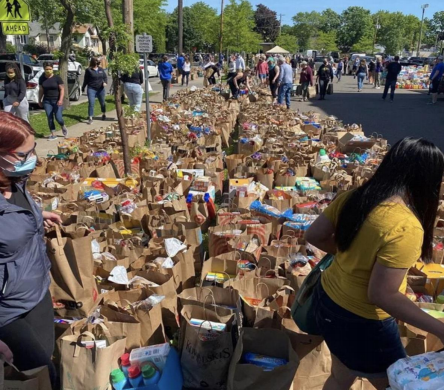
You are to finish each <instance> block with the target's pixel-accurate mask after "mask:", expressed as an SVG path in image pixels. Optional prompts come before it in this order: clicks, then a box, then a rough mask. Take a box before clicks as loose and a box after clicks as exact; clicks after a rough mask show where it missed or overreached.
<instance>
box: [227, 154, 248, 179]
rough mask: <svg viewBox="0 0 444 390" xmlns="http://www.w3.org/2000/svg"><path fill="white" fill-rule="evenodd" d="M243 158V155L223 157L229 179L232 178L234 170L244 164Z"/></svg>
mask: <svg viewBox="0 0 444 390" xmlns="http://www.w3.org/2000/svg"><path fill="white" fill-rule="evenodd" d="M245 158H246V156H245V155H244V154H230V155H229V156H227V157H225V163H226V164H227V169H228V175H229V177H233V176H232V175H233V174H234V173H235V172H236V168H237V167H238V166H239V165H242V164H243V163H244V162H245Z"/></svg>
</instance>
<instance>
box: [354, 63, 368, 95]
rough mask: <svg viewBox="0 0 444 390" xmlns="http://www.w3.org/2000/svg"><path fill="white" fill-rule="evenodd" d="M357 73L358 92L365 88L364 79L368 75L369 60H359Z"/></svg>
mask: <svg viewBox="0 0 444 390" xmlns="http://www.w3.org/2000/svg"><path fill="white" fill-rule="evenodd" d="M356 75H357V76H358V92H361V91H362V88H364V80H365V78H366V77H368V67H367V61H366V60H365V59H364V58H363V59H362V60H361V61H360V62H359V66H358V69H357V70H356Z"/></svg>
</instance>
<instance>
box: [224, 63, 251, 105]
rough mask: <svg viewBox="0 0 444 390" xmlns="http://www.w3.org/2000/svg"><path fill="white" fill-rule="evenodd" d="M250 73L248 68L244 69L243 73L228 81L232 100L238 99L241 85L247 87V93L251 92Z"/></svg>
mask: <svg viewBox="0 0 444 390" xmlns="http://www.w3.org/2000/svg"><path fill="white" fill-rule="evenodd" d="M250 73H251V71H250V68H246V69H245V71H244V72H241V73H238V74H237V76H236V77H233V78H232V79H230V81H229V82H228V85H229V86H230V90H231V94H232V99H237V98H238V97H239V92H240V85H241V84H244V85H245V86H246V87H247V89H248V91H251V86H250Z"/></svg>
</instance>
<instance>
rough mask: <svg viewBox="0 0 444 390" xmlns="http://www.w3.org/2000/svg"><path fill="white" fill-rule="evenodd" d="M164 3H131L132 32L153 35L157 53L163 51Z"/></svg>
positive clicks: (149, 0) (145, 0) (158, 0)
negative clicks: (132, 13)
mask: <svg viewBox="0 0 444 390" xmlns="http://www.w3.org/2000/svg"><path fill="white" fill-rule="evenodd" d="M166 4H167V2H166V1H165V0H134V4H133V6H134V34H142V33H144V32H145V33H147V34H148V35H151V36H152V37H153V46H154V49H155V51H156V52H158V53H162V52H164V51H165V43H166V42H165V29H166V25H167V13H166V12H165V10H164V9H163V7H164V6H165V5H166ZM113 14H114V13H113ZM120 19H121V17H120ZM176 21H177V19H176Z"/></svg>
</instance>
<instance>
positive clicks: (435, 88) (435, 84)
mask: <svg viewBox="0 0 444 390" xmlns="http://www.w3.org/2000/svg"><path fill="white" fill-rule="evenodd" d="M439 84H440V82H439V80H438V79H437V78H436V79H435V80H433V81H432V86H431V88H430V92H431V93H438V90H439Z"/></svg>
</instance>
